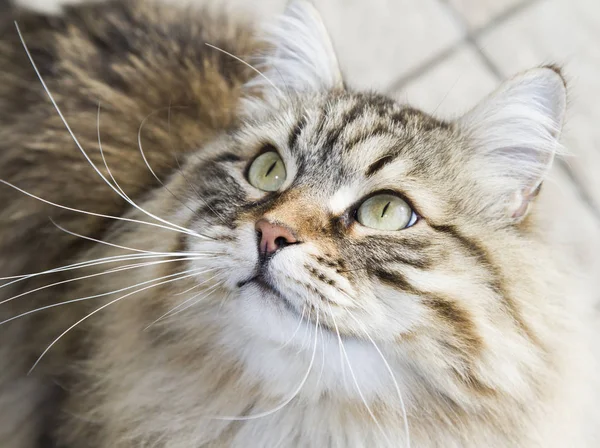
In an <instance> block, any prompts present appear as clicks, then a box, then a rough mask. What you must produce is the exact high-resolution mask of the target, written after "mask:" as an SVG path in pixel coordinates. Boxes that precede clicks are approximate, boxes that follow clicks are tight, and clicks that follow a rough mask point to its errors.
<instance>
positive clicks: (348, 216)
mask: <svg viewBox="0 0 600 448" xmlns="http://www.w3.org/2000/svg"><path fill="white" fill-rule="evenodd" d="M223 144H224V145H226V146H227V149H226V151H227V152H224V153H222V154H220V155H219V156H217V157H216V158H215V159H214V160H213V161H210V162H208V163H206V164H202V165H200V166H198V167H197V169H196V171H195V173H196V175H195V178H198V179H200V182H199V187H198V188H199V190H200V191H199V193H200V194H201V195H203V196H204V197H205V199H206V203H203V202H201V203H197V204H196V205H197V206H198V207H199V210H198V213H199V215H200V217H199V218H197V219H196V227H195V228H194V229H193V230H194V231H196V232H198V233H201V234H204V235H207V236H210V237H213V238H215V240H214V241H203V242H202V243H195V244H194V245H193V247H192V249H193V250H198V251H202V250H212V251H215V252H219V253H220V252H223V253H226V255H225V256H224V257H223V258H221V259H218V260H214V262H213V264H214V266H210V267H216V266H218V267H219V270H220V271H219V273H218V276H217V278H218V279H219V280H221V281H223V282H224V284H225V285H226V287H227V288H228V289H229V290H230V291H231V293H232V297H233V298H232V299H231V300H234V301H239V302H240V304H239V305H238V306H240V308H241V309H242V308H246V307H247V311H248V312H249V313H250V315H249V316H247V317H248V318H249V319H250V320H252V319H254V320H256V322H257V323H259V324H260V325H264V324H265V323H266V322H267V320H268V319H267V317H266V316H267V315H268V314H269V311H268V310H272V311H273V312H274V313H275V315H274V317H273V318H274V319H279V318H280V315H284V316H286V315H288V316H292V317H293V318H294V320H295V321H296V322H297V321H299V319H300V317H301V316H304V319H306V320H307V321H308V322H310V321H315V320H316V318H317V314H318V315H319V321H320V325H321V326H323V327H324V328H327V329H329V330H330V331H331V332H333V333H335V332H336V331H339V332H340V334H341V335H342V336H358V337H360V336H361V335H363V336H364V332H365V331H368V332H369V333H374V334H377V336H378V339H386V340H390V341H393V340H395V339H396V338H400V337H401V336H402V335H403V334H407V333H409V332H412V331H416V330H417V329H418V328H419V327H421V326H422V325H424V324H427V322H429V321H430V320H431V318H432V317H434V318H436V316H437V318H440V319H445V318H446V317H445V316H444V315H443V314H444V313H447V312H449V311H450V312H453V313H456V314H460V313H461V309H462V305H458V304H453V303H454V302H456V301H457V300H458V299H459V298H458V297H455V298H453V299H451V302H450V301H448V303H447V304H446V305H441V304H439V303H437V302H441V301H445V300H446V299H442V298H439V297H437V298H435V299H434V298H433V297H432V298H431V300H429V299H427V300H422V299H421V296H423V295H424V291H432V290H433V291H435V289H436V288H435V287H434V288H432V287H431V286H430V285H435V283H436V282H439V279H437V278H436V277H437V276H439V275H442V274H443V275H448V274H450V273H451V272H454V273H455V275H456V278H455V280H454V281H455V282H456V283H457V285H456V286H457V287H461V286H459V285H460V284H461V282H464V284H463V285H462V288H463V289H464V288H469V287H472V286H470V284H472V281H471V278H470V277H471V276H469V275H466V276H465V275H462V274H461V273H460V271H461V270H463V268H464V267H461V266H460V264H461V262H462V264H464V260H461V258H460V255H461V254H462V255H463V256H467V257H468V255H469V254H468V253H465V250H464V248H461V244H460V241H458V242H457V239H456V237H455V236H454V235H452V232H449V231H448V230H447V229H445V228H444V229H440V228H438V226H437V224H439V225H440V226H441V225H442V224H445V225H448V224H449V223H450V222H455V221H456V220H460V219H461V218H463V217H462V216H461V213H459V212H457V207H458V205H457V202H456V201H455V197H453V196H454V195H453V194H452V193H453V192H454V194H456V192H457V191H458V190H460V188H461V187H464V186H466V185H468V182H469V179H468V176H466V175H465V174H464V173H463V174H461V172H460V169H456V168H459V167H460V166H462V165H464V164H463V163H461V158H462V157H464V154H463V153H464V148H461V142H460V139H459V138H457V136H456V135H455V133H454V131H453V130H452V128H451V126H450V125H448V124H446V123H443V122H440V121H437V120H435V119H433V118H430V117H428V116H426V115H425V114H422V113H420V112H418V111H415V110H413V109H409V108H404V107H402V106H400V105H397V104H395V103H394V102H392V101H390V100H387V99H385V98H383V97H380V96H376V95H360V94H349V93H346V94H337V95H329V96H322V97H313V98H311V99H309V100H307V101H306V102H305V103H303V104H302V107H298V106H296V107H293V106H289V107H286V108H281V109H279V110H278V111H277V113H275V114H273V115H272V116H271V117H269V118H266V119H265V120H264V121H262V122H261V123H256V122H251V123H249V124H248V125H246V126H245V127H243V128H242V129H240V130H239V131H238V132H236V133H234V134H233V135H232V136H231V137H230V138H229V139H228V141H227V142H226V143H223ZM464 213H467V212H466V211H465V212H464ZM225 224H227V225H225ZM203 263H205V262H203ZM435 294H446V295H447V294H451V292H450V291H444V290H443V289H442V290H438V291H436V292H435ZM440 306H442V307H443V309H439V307H440ZM440 313H442V315H440ZM430 315H431V316H430ZM357 321H359V323H357ZM361 326H364V327H362V328H361ZM267 327H269V328H277V327H279V324H275V323H270V324H269V325H267ZM284 333H285V332H284ZM459 333H461V331H458V329H457V331H456V334H459ZM273 334H274V335H275V334H279V333H277V332H275V333H273Z"/></svg>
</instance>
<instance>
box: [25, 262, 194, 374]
mask: <svg viewBox="0 0 600 448" xmlns="http://www.w3.org/2000/svg"><path fill="white" fill-rule="evenodd" d="M191 271H194V270H190V271H184V272H183V273H182V272H180V273H177V274H172V275H171V276H173V275H181V274H184V273H187V272H191ZM195 275H197V273H193V274H189V275H184V276H183V277H178V278H174V279H169V280H164V281H162V282H159V283H155V284H154V285H149V286H145V287H144V288H140V289H137V290H135V291H132V292H130V293H127V294H125V295H123V296H120V297H117V298H116V299H114V300H111V301H110V302H108V303H106V304H104V305H102V306H101V307H99V308H96V309H95V310H94V311H92V312H91V313H89V314H87V315H86V316H85V317H83V318H81V319H79V320H78V321H77V322H75V323H74V324H73V325H71V326H70V327H69V328H67V329H66V330H65V331H63V332H62V333H61V334H60V335H59V336H58V337H57V338H56V339H54V341H52V343H51V344H50V345H49V346H48V347H46V349H45V350H44V351H43V352H42V354H41V355H40V356H39V357H38V359H37V360H36V361H35V363H33V366H32V367H31V369H29V372H28V373H27V374H28V375H29V374H31V372H32V371H33V370H34V369H35V367H36V366H37V365H38V364H39V363H40V361H41V360H42V358H43V357H44V356H45V355H46V353H48V351H49V350H50V349H51V348H52V347H53V346H54V345H55V344H56V343H57V342H58V341H59V340H60V339H61V338H62V337H63V336H64V335H66V334H67V333H68V332H69V331H71V330H72V329H73V328H75V327H76V326H77V325H79V324H80V323H82V322H84V321H85V320H87V319H89V318H90V317H92V316H93V315H94V314H96V313H98V312H100V311H102V310H103V309H104V308H107V307H108V306H110V305H112V304H113V303H116V302H119V301H121V300H123V299H125V298H127V297H130V296H132V295H133V294H137V293H138V292H142V291H145V290H147V289H151V288H155V287H157V286H160V285H164V284H165V283H171V282H175V281H178V280H183V279H185V278H189V277H193V276H195ZM171 276H167V277H171ZM162 278H165V277H162ZM151 281H156V279H154V280H151ZM137 286H139V284H138V285H135V286H134V287H137ZM114 293H115V291H113V292H110V293H107V294H106V295H108V294H114ZM89 298H91V297H88V298H87V299H89ZM75 300H77V299H75ZM79 300H80V301H81V300H83V299H79ZM71 302H72V301H71ZM62 304H65V303H64V302H63V303H62ZM55 306H58V304H55Z"/></svg>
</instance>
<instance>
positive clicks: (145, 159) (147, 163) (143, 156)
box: [137, 109, 227, 226]
mask: <svg viewBox="0 0 600 448" xmlns="http://www.w3.org/2000/svg"><path fill="white" fill-rule="evenodd" d="M160 110H161V109H159V110H155V111H154V112H152V113H151V114H149V115H148V116H147V117H146V118H144V119H143V120H142V123H141V124H140V127H139V129H138V135H137V139H138V147H139V149H140V153H141V154H142V159H144V163H145V164H146V167H147V168H148V170H149V171H150V173H151V174H152V176H154V178H155V179H156V180H157V181H158V183H160V184H161V185H162V186H163V187H164V188H165V190H167V191H168V192H169V193H170V194H171V196H173V197H174V198H175V199H176V200H177V201H179V202H180V203H181V204H183V206H184V207H185V208H187V209H188V210H190V211H191V212H192V213H196V212H195V211H194V210H192V209H190V208H189V207H188V206H187V205H186V204H185V203H183V202H182V201H181V200H180V199H179V198H178V197H177V196H175V194H174V193H173V192H172V191H171V190H169V187H167V186H166V185H165V184H164V183H163V181H162V180H160V178H159V177H158V176H157V175H156V173H155V172H154V170H153V169H152V167H151V166H150V162H148V159H147V158H146V153H144V149H143V147H142V129H143V128H144V125H145V124H146V121H147V120H148V119H149V118H150V117H151V116H152V115H154V114H155V113H157V112H160ZM170 118H171V115H170V109H169V119H170ZM169 126H170V123H169ZM176 160H177V164H178V165H179V160H178V159H177V158H176ZM180 168H181V167H180ZM181 173H182V175H183V171H182V170H181ZM184 177H185V176H184ZM186 180H187V179H186ZM188 183H189V182H188ZM190 185H193V184H191V183H190ZM194 191H195V192H196V195H197V196H198V198H199V199H200V200H201V201H202V202H203V203H204V205H206V206H207V207H208V209H209V210H210V211H211V212H213V213H214V214H215V216H216V217H217V218H219V219H220V220H221V222H222V223H223V224H224V225H225V226H227V222H226V221H225V219H224V218H223V217H222V216H221V215H220V214H219V213H217V211H216V210H215V209H214V208H213V207H211V206H210V204H209V203H208V202H207V201H206V200H205V199H204V198H203V197H202V196H201V195H200V194H199V193H198V191H197V190H196V189H195V188H194Z"/></svg>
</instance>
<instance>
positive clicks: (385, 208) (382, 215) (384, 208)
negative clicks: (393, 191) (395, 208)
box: [381, 202, 391, 218]
mask: <svg viewBox="0 0 600 448" xmlns="http://www.w3.org/2000/svg"><path fill="white" fill-rule="evenodd" d="M390 204H391V202H388V203H387V204H385V207H383V211H382V212H381V217H382V218H383V217H384V215H385V212H387V209H388V207H389V206H390Z"/></svg>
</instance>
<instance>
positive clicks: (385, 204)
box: [357, 194, 417, 230]
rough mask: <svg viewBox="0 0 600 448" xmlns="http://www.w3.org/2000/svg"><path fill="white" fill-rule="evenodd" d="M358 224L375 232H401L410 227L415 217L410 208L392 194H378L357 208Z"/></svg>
mask: <svg viewBox="0 0 600 448" xmlns="http://www.w3.org/2000/svg"><path fill="white" fill-rule="evenodd" d="M357 219H358V222H359V223H361V224H362V225H363V226H365V227H370V228H372V229H377V230H401V229H405V228H406V227H410V226H412V225H413V224H414V223H415V221H416V220H417V215H416V214H415V213H414V212H413V211H412V209H411V208H410V206H409V205H408V204H407V203H406V202H405V201H403V200H402V199H400V198H399V197H398V196H394V195H392V194H378V195H376V196H372V197H370V198H369V199H367V200H366V201H365V202H363V203H362V204H361V205H360V207H359V208H358V213H357Z"/></svg>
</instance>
